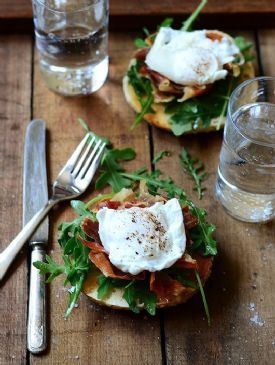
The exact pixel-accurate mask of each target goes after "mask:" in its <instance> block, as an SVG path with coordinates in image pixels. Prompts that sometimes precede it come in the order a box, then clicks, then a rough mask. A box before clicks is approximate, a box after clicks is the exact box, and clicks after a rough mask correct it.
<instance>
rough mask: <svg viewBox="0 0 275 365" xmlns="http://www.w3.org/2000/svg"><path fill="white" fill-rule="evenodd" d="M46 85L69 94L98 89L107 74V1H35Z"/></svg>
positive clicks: (37, 43)
mask: <svg viewBox="0 0 275 365" xmlns="http://www.w3.org/2000/svg"><path fill="white" fill-rule="evenodd" d="M32 4H33V16H34V26H35V39H36V46H37V48H38V51H39V59H40V61H39V62H40V70H41V73H42V77H43V79H44V81H45V83H46V85H47V86H48V87H49V88H50V89H51V90H53V91H55V92H58V93H60V94H63V95H66V96H81V95H87V94H91V93H93V92H95V91H96V90H98V89H99V88H100V87H101V86H102V85H103V84H104V82H105V80H106V78H107V74H108V19H109V13H108V11H109V3H108V0H32Z"/></svg>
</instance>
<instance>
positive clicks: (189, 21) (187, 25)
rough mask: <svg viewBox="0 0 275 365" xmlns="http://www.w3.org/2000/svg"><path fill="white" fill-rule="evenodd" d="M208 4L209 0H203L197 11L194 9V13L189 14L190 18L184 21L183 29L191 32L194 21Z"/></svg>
mask: <svg viewBox="0 0 275 365" xmlns="http://www.w3.org/2000/svg"><path fill="white" fill-rule="evenodd" d="M206 4H207V0H202V1H201V2H200V4H199V6H198V7H197V8H196V9H195V11H193V13H192V14H191V15H190V16H189V18H187V19H186V20H185V21H184V22H183V23H182V28H181V30H184V31H186V32H190V31H191V30H192V26H193V23H194V21H195V20H196V19H197V17H198V16H199V14H200V12H201V11H202V9H203V8H204V7H205V5H206Z"/></svg>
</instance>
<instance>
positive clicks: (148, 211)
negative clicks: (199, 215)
mask: <svg viewBox="0 0 275 365" xmlns="http://www.w3.org/2000/svg"><path fill="white" fill-rule="evenodd" d="M96 216H97V219H98V222H99V236H100V239H101V242H102V245H103V246H104V248H105V250H106V251H107V253H108V254H109V259H110V261H111V263H112V264H113V265H114V266H116V267H117V268H119V269H120V270H122V271H124V272H127V273H130V274H133V275H137V274H139V273H140V272H142V271H144V270H148V271H150V272H154V271H160V270H162V269H165V268H168V267H170V266H172V265H173V264H174V263H175V262H176V261H177V260H178V259H179V258H181V257H182V255H183V253H184V251H185V246H186V235H185V228H184V224H183V214H182V209H181V206H180V204H179V202H178V200H177V199H175V198H174V199H171V200H168V201H167V202H166V203H165V204H163V203H160V202H157V203H155V204H154V205H153V206H151V207H149V208H139V207H132V208H129V209H121V210H114V209H109V208H106V207H104V208H102V209H100V210H99V211H98V213H97V215H96Z"/></svg>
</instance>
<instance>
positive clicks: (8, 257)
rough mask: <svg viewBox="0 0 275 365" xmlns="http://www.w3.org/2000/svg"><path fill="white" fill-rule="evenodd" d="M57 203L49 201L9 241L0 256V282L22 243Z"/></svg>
mask: <svg viewBox="0 0 275 365" xmlns="http://www.w3.org/2000/svg"><path fill="white" fill-rule="evenodd" d="M56 203H57V201H54V200H49V201H48V203H47V204H46V205H45V206H44V207H43V208H42V209H40V210H39V211H38V212H37V213H36V214H35V215H34V216H33V217H32V219H31V220H30V221H29V222H28V223H27V224H26V225H25V226H24V228H23V229H22V231H21V232H20V233H19V234H18V235H17V236H16V237H15V238H14V239H13V240H12V241H11V243H10V244H9V245H8V247H7V248H5V250H4V251H3V252H1V254H0V280H2V279H3V277H4V275H5V273H6V272H7V270H8V268H9V266H10V264H11V263H12V262H13V260H14V258H15V256H16V255H17V254H18V252H19V251H20V250H21V249H22V247H23V245H24V243H25V242H26V241H27V240H28V239H29V238H30V237H31V235H32V234H33V233H34V231H35V229H36V228H37V227H38V225H39V224H40V223H41V222H42V220H43V219H44V218H45V216H46V215H47V214H48V212H49V211H50V210H51V209H52V207H53V206H54V205H55V204H56Z"/></svg>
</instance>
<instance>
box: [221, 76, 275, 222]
mask: <svg viewBox="0 0 275 365" xmlns="http://www.w3.org/2000/svg"><path fill="white" fill-rule="evenodd" d="M216 195H217V198H218V200H219V201H220V202H221V204H222V205H223V207H224V208H225V209H226V211H227V212H228V213H229V214H231V215H232V216H233V217H235V218H237V219H240V220H242V221H246V222H266V221H269V220H271V219H273V218H274V217H275V78H274V77H258V78H255V79H251V80H248V81H245V82H244V83H242V84H241V85H240V86H238V87H237V88H236V89H235V90H234V92H233V93H232V95H231V97H230V100H229V106H228V113H227V121H226V126H225V130H224V137H223V144H222V149H221V153H220V163H219V167H218V173H217V181H216Z"/></svg>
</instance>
